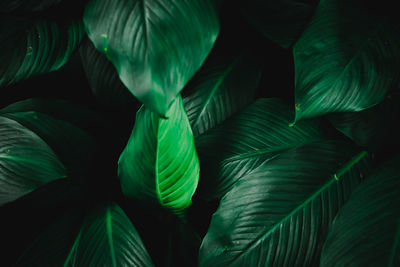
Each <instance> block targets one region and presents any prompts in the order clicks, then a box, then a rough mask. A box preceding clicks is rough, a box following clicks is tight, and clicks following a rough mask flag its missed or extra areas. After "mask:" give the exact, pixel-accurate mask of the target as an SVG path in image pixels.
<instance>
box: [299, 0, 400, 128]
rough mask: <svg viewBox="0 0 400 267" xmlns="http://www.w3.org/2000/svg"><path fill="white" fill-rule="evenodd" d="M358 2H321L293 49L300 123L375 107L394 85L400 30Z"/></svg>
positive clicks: (399, 60)
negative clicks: (305, 120) (332, 114)
mask: <svg viewBox="0 0 400 267" xmlns="http://www.w3.org/2000/svg"><path fill="white" fill-rule="evenodd" d="M366 6H368V5H366V4H364V2H362V1H358V0H351V1H346V0H322V1H321V2H320V4H319V6H318V8H317V11H316V13H315V16H314V17H313V19H312V21H311V23H310V25H309V27H308V28H307V29H306V30H305V31H304V32H303V34H302V36H301V38H300V40H299V41H298V42H297V43H296V44H295V46H294V49H293V54H294V63H295V101H296V104H295V109H296V118H295V120H296V121H298V120H300V119H302V118H308V117H314V116H319V115H322V114H326V113H331V112H342V111H353V112H354V111H360V110H363V109H366V108H369V107H371V106H373V105H375V104H377V103H379V102H380V101H381V100H382V99H383V97H384V95H385V93H386V91H387V90H388V89H389V88H390V87H391V86H393V84H394V82H396V81H397V82H398V78H399V65H400V37H399V36H400V35H399V33H400V27H399V26H398V23H394V22H391V21H390V20H389V17H387V16H385V15H382V14H380V13H379V12H374V11H375V9H377V8H375V9H374V10H370V9H369V8H367V7H366Z"/></svg>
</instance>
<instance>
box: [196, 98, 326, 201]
mask: <svg viewBox="0 0 400 267" xmlns="http://www.w3.org/2000/svg"><path fill="white" fill-rule="evenodd" d="M292 114H293V111H292V110H291V109H290V108H289V106H287V105H286V104H285V103H283V102H282V101H281V100H280V99H277V98H266V99H258V100H257V101H256V102H255V103H253V104H252V105H250V106H249V107H247V108H246V109H245V110H243V111H241V112H240V113H238V114H237V115H235V116H233V117H232V118H231V119H229V120H227V121H225V122H224V123H222V124H221V125H219V126H218V127H216V128H214V129H212V130H210V131H208V132H206V133H205V134H203V135H201V136H199V137H198V138H197V139H196V148H197V151H198V153H199V158H200V162H201V166H202V172H201V173H202V174H201V180H200V184H199V190H198V193H199V195H200V196H201V197H202V198H205V199H207V200H212V199H216V198H220V197H222V196H223V195H224V194H225V193H226V192H227V191H228V190H229V188H230V187H231V186H232V185H233V184H234V183H235V181H236V180H238V179H239V178H240V177H243V176H245V175H246V174H247V173H249V172H250V171H252V170H253V169H255V168H257V167H258V166H259V165H260V164H261V163H262V162H264V161H265V160H267V159H272V158H274V157H275V156H277V155H278V154H279V153H281V152H283V151H285V150H287V149H290V148H293V147H297V146H301V145H304V144H307V143H311V142H314V141H318V140H321V139H322V138H323V133H322V131H321V129H320V128H319V125H318V121H317V120H307V121H304V122H299V123H297V124H296V125H295V126H292V127H290V126H289V124H290V122H291V118H292V117H291V116H292Z"/></svg>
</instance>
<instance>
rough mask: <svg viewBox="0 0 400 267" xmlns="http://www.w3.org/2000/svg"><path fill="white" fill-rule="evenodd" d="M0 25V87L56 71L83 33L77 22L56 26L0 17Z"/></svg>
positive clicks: (41, 21) (52, 23) (57, 24)
mask: <svg viewBox="0 0 400 267" xmlns="http://www.w3.org/2000/svg"><path fill="white" fill-rule="evenodd" d="M0 22H1V24H2V26H3V27H2V28H1V29H0V43H1V45H2V47H1V54H0V59H1V61H0V86H1V87H4V86H7V85H10V84H12V83H15V82H18V81H20V80H23V79H27V78H29V77H31V76H33V75H39V74H42V73H45V72H50V71H55V70H57V69H59V68H60V67H61V66H63V65H64V64H65V63H66V62H67V60H68V58H69V56H70V55H71V54H72V52H73V51H74V49H75V48H76V47H77V45H78V44H79V42H80V40H81V38H82V36H83V34H84V30H83V25H82V23H81V22H79V21H70V22H68V23H57V22H53V21H50V20H44V19H28V18H16V17H12V16H1V18H0Z"/></svg>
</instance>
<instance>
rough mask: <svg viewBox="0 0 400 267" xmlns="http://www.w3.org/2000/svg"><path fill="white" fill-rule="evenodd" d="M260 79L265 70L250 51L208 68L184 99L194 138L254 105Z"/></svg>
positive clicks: (194, 81)
mask: <svg viewBox="0 0 400 267" xmlns="http://www.w3.org/2000/svg"><path fill="white" fill-rule="evenodd" d="M204 67H207V68H204ZM260 78H261V67H260V66H259V64H258V63H257V62H254V61H253V60H252V58H251V55H250V53H249V52H248V51H247V52H243V54H241V55H239V56H237V57H236V58H235V59H234V60H229V61H225V62H222V63H219V62H218V63H213V64H209V65H207V66H206V65H204V66H203V68H201V69H200V70H199V71H198V72H197V73H196V75H195V77H194V78H193V79H192V81H193V83H194V85H191V86H192V88H185V89H187V90H188V91H190V92H191V93H189V94H188V95H187V96H185V97H184V98H183V102H184V104H185V109H186V112H187V113H188V117H189V121H190V124H191V126H192V130H193V133H194V136H198V135H200V134H202V133H204V132H206V131H208V130H209V129H211V128H213V127H215V126H216V125H217V124H219V123H221V122H222V121H224V120H225V119H227V118H228V117H230V116H231V115H233V114H234V113H236V112H237V111H239V110H240V109H242V108H244V107H245V106H246V105H248V104H250V103H251V102H253V100H254V97H255V94H256V89H257V86H258V83H259V81H260Z"/></svg>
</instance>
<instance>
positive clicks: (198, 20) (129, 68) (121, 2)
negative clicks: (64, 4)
mask: <svg viewBox="0 0 400 267" xmlns="http://www.w3.org/2000/svg"><path fill="white" fill-rule="evenodd" d="M215 9H216V8H215V4H214V2H213V1H212V0H203V1H198V0H184V1H182V0H154V1H146V0H144V1H143V0H117V1H102V0H92V1H90V3H89V4H88V5H87V7H86V10H85V15H84V23H85V26H86V31H87V33H88V36H89V38H90V39H91V40H92V42H93V43H94V45H95V47H96V49H98V50H99V51H101V52H102V53H104V54H105V55H106V56H107V57H108V58H109V59H110V60H111V61H112V62H113V64H114V66H115V68H116V69H117V71H118V73H119V77H120V78H121V80H122V82H123V83H124V84H125V85H126V87H127V88H128V89H129V90H130V91H131V92H132V94H133V95H135V96H136V97H137V98H138V99H139V100H140V101H141V102H143V103H144V104H145V105H146V106H147V108H150V109H151V110H153V111H154V112H156V113H158V114H161V115H165V113H166V112H167V110H168V108H169V106H170V104H171V103H172V101H173V100H174V99H175V98H176V97H177V95H178V94H179V92H180V91H181V90H182V89H183V87H184V86H185V84H186V83H187V81H188V80H189V79H190V78H191V77H192V76H193V74H194V73H195V72H196V71H197V70H198V69H199V67H200V66H201V64H202V63H203V61H204V60H205V58H206V56H207V55H208V53H209V52H210V50H211V48H212V46H213V44H214V41H215V39H216V38H217V35H218V32H219V24H218V20H217V14H216V10H215Z"/></svg>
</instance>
